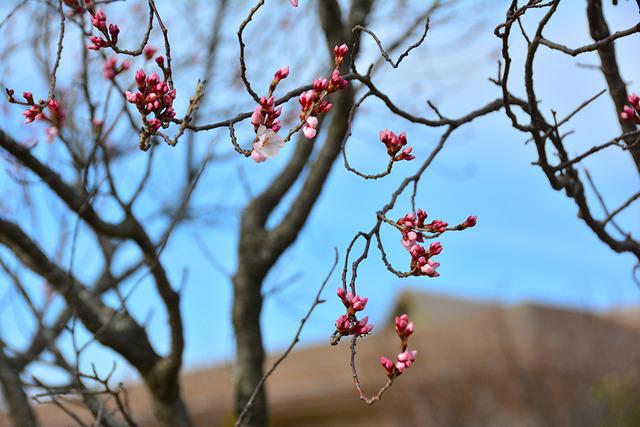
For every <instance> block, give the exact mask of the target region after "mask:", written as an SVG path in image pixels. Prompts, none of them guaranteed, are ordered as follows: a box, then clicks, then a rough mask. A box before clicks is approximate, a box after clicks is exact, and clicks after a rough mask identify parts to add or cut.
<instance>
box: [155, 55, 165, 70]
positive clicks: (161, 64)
mask: <svg viewBox="0 0 640 427" xmlns="http://www.w3.org/2000/svg"><path fill="white" fill-rule="evenodd" d="M156 64H158V67H160V68H164V56H162V55H159V56H158V57H156Z"/></svg>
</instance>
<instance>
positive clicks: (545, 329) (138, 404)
mask: <svg viewBox="0 0 640 427" xmlns="http://www.w3.org/2000/svg"><path fill="white" fill-rule="evenodd" d="M399 312H407V313H408V314H409V316H410V317H411V318H412V319H413V320H414V322H415V324H416V328H415V329H416V332H415V333H414V335H413V336H412V337H411V340H410V344H411V347H412V348H415V349H417V350H418V358H417V360H416V362H415V364H414V365H413V366H412V367H411V369H410V370H409V371H408V372H407V373H406V374H404V375H402V376H401V377H399V378H398V379H397V382H396V384H394V386H393V387H392V389H391V390H389V391H388V392H387V394H385V396H384V399H383V400H382V401H381V402H378V403H376V404H375V405H373V406H371V407H369V406H367V405H365V404H363V403H362V402H360V401H359V400H358V396H357V393H356V391H355V389H354V386H353V383H352V380H351V371H350V367H349V349H348V342H343V343H341V344H340V345H339V346H337V347H332V346H330V345H328V344H325V343H320V344H316V345H313V346H309V347H306V348H302V349H300V350H296V351H294V352H293V353H292V354H291V355H290V357H289V358H288V359H287V360H285V362H284V363H283V364H282V365H281V366H280V367H279V368H278V370H277V371H276V372H275V373H274V374H273V376H272V377H271V378H270V379H269V381H268V398H269V401H270V404H271V408H272V409H271V411H272V416H273V426H274V427H281V426H282V427H288V426H308V427H314V426H318V427H320V426H336V427H340V426H343V425H344V426H347V425H349V426H360V425H362V426H373V427H376V426H381V427H382V426H385V427H386V426H395V425H416V426H418V425H427V424H428V425H430V426H458V425H460V426H465V425H483V426H496V427H497V426H504V425H508V426H538V425H539V426H550V425H558V426H564V425H567V426H573V425H581V426H583V427H588V426H601V425H614V424H602V420H603V417H608V416H612V415H610V414H609V412H610V411H609V409H610V408H609V406H611V405H610V403H608V401H609V399H610V398H611V399H612V401H613V400H615V401H616V402H617V401H619V400H620V399H618V397H619V396H618V395H617V394H618V393H623V394H624V395H625V396H626V393H628V392H629V393H630V391H629V390H631V389H634V390H635V387H636V386H638V384H640V381H639V379H640V375H639V372H638V367H640V363H639V362H640V327H638V326H637V325H640V323H638V324H634V323H633V322H632V321H630V320H629V316H619V315H615V314H612V313H605V314H602V315H599V314H595V313H590V312H583V311H576V310H570V309H563V308H558V307H551V306H544V305H538V304H519V305H498V304H492V303H482V302H475V301H470V300H462V299H454V298H448V297H443V296H438V295H430V294H417V293H412V292H411V293H404V294H402V295H400V297H399V298H398V301H397V303H396V305H395V308H394V309H393V310H392V313H391V314H392V315H393V314H394V313H399ZM638 312H640V310H639V311H638ZM621 319H623V320H621ZM386 323H387V324H389V325H392V322H391V321H389V322H386ZM397 345H398V340H397V338H396V337H395V336H394V332H393V330H392V328H391V327H389V328H386V329H383V330H381V331H380V332H379V333H377V334H374V335H372V336H370V337H367V338H365V339H364V340H362V341H360V343H359V345H358V353H357V356H358V359H357V360H358V370H359V373H360V378H361V381H362V383H363V385H364V387H365V390H367V391H369V392H371V393H373V392H374V390H376V389H377V387H379V386H381V385H383V384H384V382H385V381H386V377H385V374H384V372H383V369H382V368H381V367H380V365H379V362H378V360H379V357H380V356H381V355H386V356H387V357H390V358H391V357H394V356H395V354H396V353H397V352H398V348H397ZM270 363H272V360H270V361H269V362H268V364H270ZM232 371H233V369H232V366H231V365H224V366H213V367H210V368H206V369H201V370H198V371H191V372H187V373H185V374H184V375H183V379H182V389H183V395H184V397H185V400H186V401H187V405H188V406H189V409H190V412H191V413H192V414H193V417H194V421H195V422H196V425H198V426H208V427H209V426H211V427H216V426H220V427H222V426H228V425H230V423H231V420H232V416H231V407H232V405H231V403H232V384H231V378H232ZM611 384H613V386H611ZM612 387H613V391H612ZM601 389H602V390H604V392H602V391H601ZM129 390H130V399H131V403H132V412H133V415H134V418H135V419H136V421H137V422H139V424H140V426H141V427H145V426H152V425H154V424H153V420H152V418H151V415H150V409H149V403H148V400H147V398H146V396H145V393H144V390H143V389H142V387H140V386H137V385H135V384H134V385H131V386H129ZM638 390H640V388H638ZM603 393H604V394H603ZM611 393H613V394H614V396H613V397H611V396H609V394H611ZM635 395H638V393H635ZM614 398H615V399H614ZM638 403H639V404H640V401H638ZM638 407H640V405H638ZM52 409H54V408H49V407H41V408H39V409H38V413H39V414H40V415H41V418H42V416H46V418H47V420H48V422H47V424H46V425H47V427H49V426H51V427H58V426H66V425H69V422H68V421H67V419H66V418H65V416H64V415H62V414H59V413H57V412H56V411H55V410H54V412H52ZM624 411H626V409H624V410H621V409H617V410H615V411H613V412H615V413H616V414H620V413H622V412H624ZM632 412H633V411H632ZM625 413H626V412H625ZM45 414H46V415H45ZM630 416H634V415H633V414H631V415H630ZM598 423H600V424H598ZM0 425H4V424H3V423H2V418H1V417H0ZM231 425H232V424H231Z"/></svg>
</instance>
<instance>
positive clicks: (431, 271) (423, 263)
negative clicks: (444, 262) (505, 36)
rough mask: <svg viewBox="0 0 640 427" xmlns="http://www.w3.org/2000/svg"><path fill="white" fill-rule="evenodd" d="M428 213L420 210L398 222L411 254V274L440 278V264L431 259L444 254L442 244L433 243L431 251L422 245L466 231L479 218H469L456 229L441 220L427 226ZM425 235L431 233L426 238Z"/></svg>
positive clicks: (406, 246)
mask: <svg viewBox="0 0 640 427" xmlns="http://www.w3.org/2000/svg"><path fill="white" fill-rule="evenodd" d="M426 219H427V213H426V212H425V211H423V210H422V209H418V210H417V211H416V213H415V214H413V213H408V214H406V215H405V216H403V217H402V218H400V219H399V220H398V222H397V225H398V228H399V229H400V232H401V233H402V240H401V242H402V246H404V247H405V248H406V249H407V250H408V251H409V253H410V254H411V273H412V274H413V275H415V276H429V277H438V276H439V275H440V274H439V273H438V272H437V271H436V269H437V268H438V267H439V266H440V263H438V262H435V261H433V260H432V259H431V257H433V256H436V255H439V254H440V253H441V252H442V245H441V244H440V242H433V243H431V245H430V246H429V249H425V247H424V246H422V245H420V243H422V242H424V239H425V238H434V237H437V236H439V235H440V234H442V233H444V232H445V231H452V230H456V231H459V230H464V229H466V228H469V227H473V226H475V225H476V222H477V220H478V218H477V217H476V216H473V215H472V216H469V217H468V218H467V219H466V220H465V221H464V222H463V223H461V224H458V225H456V226H455V227H451V228H448V227H449V224H448V223H446V222H444V221H441V220H439V219H436V220H433V221H431V222H430V223H428V224H426V223H425V221H426ZM425 233H430V234H429V236H426V235H425Z"/></svg>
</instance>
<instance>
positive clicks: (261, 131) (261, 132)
mask: <svg viewBox="0 0 640 427" xmlns="http://www.w3.org/2000/svg"><path fill="white" fill-rule="evenodd" d="M282 147H284V141H283V140H282V137H281V136H280V135H278V134H277V133H275V132H274V131H273V130H272V129H267V128H266V127H265V126H264V125H262V126H260V127H258V132H257V133H256V140H255V141H254V142H253V150H252V151H251V158H252V159H253V160H255V162H256V163H262V162H264V161H265V160H267V159H270V158H272V157H275V156H277V155H278V152H280V149H281V148H282Z"/></svg>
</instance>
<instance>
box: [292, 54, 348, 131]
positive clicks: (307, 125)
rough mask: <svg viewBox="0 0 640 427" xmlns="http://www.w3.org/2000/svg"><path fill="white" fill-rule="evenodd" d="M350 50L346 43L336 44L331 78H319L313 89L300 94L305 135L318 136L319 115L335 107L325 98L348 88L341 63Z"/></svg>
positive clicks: (301, 117)
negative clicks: (341, 70) (341, 71)
mask: <svg viewBox="0 0 640 427" xmlns="http://www.w3.org/2000/svg"><path fill="white" fill-rule="evenodd" d="M347 52H349V48H348V47H347V45H346V44H342V45H340V46H336V47H335V48H334V49H333V54H334V62H335V68H334V69H333V72H332V73H331V77H330V78H329V79H323V78H317V79H315V80H314V82H313V89H310V90H308V91H306V92H302V94H300V99H299V100H300V106H301V107H302V111H301V113H300V119H301V120H302V121H303V123H304V127H303V130H302V132H303V133H304V135H305V136H306V137H307V138H309V139H312V138H314V137H315V136H316V127H317V126H318V115H319V114H321V113H328V112H329V111H330V110H331V108H332V107H333V105H332V104H330V103H329V102H328V101H327V100H325V98H326V97H327V95H329V94H330V93H333V92H337V91H339V90H342V89H344V88H346V87H347V86H348V84H349V82H348V81H347V80H346V79H345V78H344V77H342V75H341V74H340V65H342V62H343V61H344V57H345V55H346V54H347Z"/></svg>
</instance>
